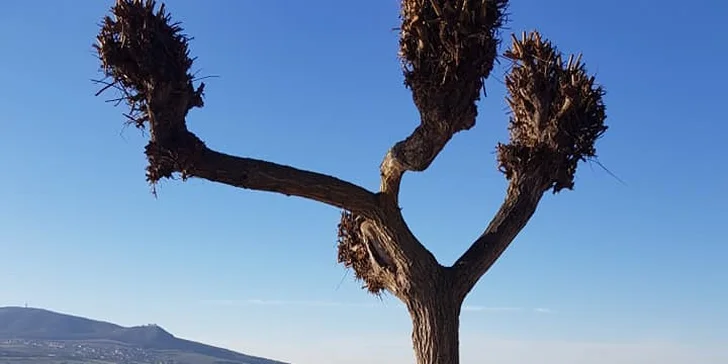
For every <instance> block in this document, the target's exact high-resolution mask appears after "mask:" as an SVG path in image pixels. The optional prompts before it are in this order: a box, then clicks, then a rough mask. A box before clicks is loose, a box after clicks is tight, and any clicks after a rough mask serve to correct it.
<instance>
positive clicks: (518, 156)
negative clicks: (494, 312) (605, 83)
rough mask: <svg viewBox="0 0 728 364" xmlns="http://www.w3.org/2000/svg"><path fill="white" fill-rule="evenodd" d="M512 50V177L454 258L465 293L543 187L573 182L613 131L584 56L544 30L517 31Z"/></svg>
mask: <svg viewBox="0 0 728 364" xmlns="http://www.w3.org/2000/svg"><path fill="white" fill-rule="evenodd" d="M505 55H506V57H508V58H510V59H511V60H513V61H514V66H513V68H512V70H511V73H510V74H509V75H508V76H507V77H506V88H507V89H508V94H509V97H508V103H509V105H510V107H511V110H512V111H513V113H512V117H511V120H510V127H509V129H510V143H509V144H505V145H504V144H500V145H499V146H498V161H499V163H500V169H501V171H502V172H503V173H504V174H505V176H506V178H507V179H508V180H509V181H510V184H509V187H508V191H507V194H506V200H505V202H504V203H503V205H502V206H501V208H500V210H499V211H498V213H497V214H496V216H495V217H494V218H493V220H492V221H491V223H490V224H489V225H488V228H487V229H486V230H485V232H484V233H483V234H482V235H481V236H480V237H479V238H478V239H477V240H476V241H475V243H473V245H472V246H471V247H470V249H468V250H467V251H466V252H465V253H464V254H463V255H462V256H461V257H460V259H458V260H457V262H455V265H454V266H453V269H454V270H455V271H456V276H457V279H456V283H455V284H456V285H457V287H458V288H457V291H458V293H459V294H460V295H462V297H464V296H465V295H466V294H467V293H468V292H469V291H470V290H471V289H472V288H473V286H474V285H475V283H476V282H477V281H478V279H480V277H481V276H482V275H483V274H485V272H486V271H487V270H488V269H489V268H490V267H491V266H492V265H493V263H495V261H496V260H497V259H498V257H499V256H500V255H501V254H502V253H503V251H505V249H506V248H507V247H508V245H509V244H510V243H511V242H512V241H513V239H514V238H515V237H516V235H517V234H518V232H520V231H521V229H523V228H524V227H525V226H526V223H527V222H528V220H529V219H530V218H531V216H532V215H533V213H534V212H535V211H536V207H537V206H538V203H539V200H540V199H541V196H543V193H544V192H546V191H548V190H549V189H552V190H553V191H554V193H556V192H559V191H561V190H562V189H571V188H572V187H573V186H574V174H575V173H576V167H577V163H578V162H579V161H581V160H585V159H586V158H591V157H594V156H595V155H596V150H595V147H594V144H595V143H596V140H597V139H598V138H599V137H600V136H601V135H602V134H603V133H604V131H606V129H607V127H606V126H605V125H604V119H605V118H606V114H605V109H604V104H603V102H602V96H603V94H604V91H603V90H602V88H601V87H599V86H597V85H595V84H594V77H591V76H588V75H587V74H586V69H585V68H584V66H583V64H582V63H581V62H580V60H579V58H577V59H576V60H574V58H573V57H570V58H569V60H568V61H567V62H563V60H562V58H561V54H560V53H558V51H557V50H556V48H555V47H553V46H552V45H551V43H549V42H548V41H544V40H543V39H542V38H541V36H540V35H539V34H538V33H535V32H534V33H531V34H528V35H527V34H525V33H524V34H523V36H522V38H521V39H520V40H519V39H517V38H515V36H514V37H513V45H512V47H511V49H510V50H508V51H507V52H506V54H505Z"/></svg>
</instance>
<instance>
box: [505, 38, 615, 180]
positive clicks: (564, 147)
mask: <svg viewBox="0 0 728 364" xmlns="http://www.w3.org/2000/svg"><path fill="white" fill-rule="evenodd" d="M505 56H506V58H508V59H510V60H512V61H513V62H514V65H513V68H512V69H511V72H510V74H508V75H507V77H506V88H507V89H508V98H507V101H508V104H509V106H510V108H511V110H512V115H511V118H510V126H509V130H510V142H509V143H508V144H500V145H499V146H498V162H499V165H500V169H501V171H502V172H503V173H504V174H505V175H506V177H507V178H508V179H509V180H512V179H517V178H534V177H536V178H538V179H540V180H543V181H544V183H545V185H543V186H539V188H540V187H543V188H544V190H547V189H553V191H554V192H555V193H556V192H559V191H560V190H562V189H564V188H566V189H571V188H573V186H574V174H575V173H576V167H577V163H578V162H579V161H580V160H585V159H588V158H593V157H595V156H596V149H595V143H596V141H597V139H599V138H600V137H601V136H602V135H603V134H604V132H605V131H606V130H607V126H606V125H605V124H604V120H605V119H606V113H605V107H604V102H603V100H602V97H603V95H604V90H603V89H602V87H601V86H599V85H597V84H595V81H594V77H593V76H589V75H588V74H587V73H586V68H585V67H584V64H583V63H582V62H581V56H578V57H576V58H574V57H573V56H572V57H569V59H568V60H567V61H564V60H563V59H562V56H561V54H560V53H559V52H558V51H557V49H556V47H554V46H553V45H552V44H551V43H550V42H548V41H546V40H544V39H542V38H541V36H540V34H539V33H537V32H532V33H530V34H528V35H527V34H526V33H524V34H523V36H522V38H521V39H517V38H516V37H515V36H514V37H513V44H512V46H511V48H510V49H509V50H508V51H506V53H505Z"/></svg>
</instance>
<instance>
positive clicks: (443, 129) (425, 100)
mask: <svg viewBox="0 0 728 364" xmlns="http://www.w3.org/2000/svg"><path fill="white" fill-rule="evenodd" d="M507 4H508V1H507V0H402V7H401V8H402V12H401V18H402V25H401V27H400V41H399V45H400V51H399V56H400V58H401V60H402V66H403V69H404V78H405V85H406V86H407V87H408V88H409V89H410V90H411V91H412V97H413V100H414V103H415V106H417V109H418V111H419V113H420V125H419V126H417V128H416V129H415V130H414V132H413V133H412V134H411V135H410V136H409V137H407V138H406V139H404V140H402V141H400V142H398V143H396V144H395V145H394V146H393V147H392V148H391V149H390V150H389V152H388V153H387V155H386V156H385V158H384V161H383V162H382V164H381V168H380V169H381V174H382V183H381V191H382V193H383V194H384V195H385V196H388V197H390V200H391V201H393V202H394V203H396V202H397V196H398V194H399V186H400V182H401V179H402V175H403V174H404V173H405V172H406V171H424V170H425V169H427V168H428V167H429V166H430V164H432V162H433V161H434V160H435V158H436V157H437V155H438V154H439V153H440V152H441V151H442V149H443V148H444V147H445V145H446V144H447V142H448V141H449V140H450V139H451V138H452V137H453V135H454V134H455V133H457V132H459V131H463V130H468V129H470V128H472V127H473V126H474V125H475V118H476V116H477V114H478V111H477V106H476V102H477V101H478V100H479V99H480V90H481V89H482V87H483V82H484V80H485V79H486V78H487V77H488V75H490V72H491V70H492V69H493V63H494V61H495V58H496V55H497V45H498V31H499V29H500V27H501V25H502V24H503V21H504V13H505V9H506V6H507Z"/></svg>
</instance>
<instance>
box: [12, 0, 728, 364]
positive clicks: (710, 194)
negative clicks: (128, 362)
mask: <svg viewBox="0 0 728 364" xmlns="http://www.w3.org/2000/svg"><path fill="white" fill-rule="evenodd" d="M111 4H112V1H98V0H93V1H91V0H84V1H80V0H79V1H75V2H73V3H71V2H69V1H65V2H64V1H47V0H44V1H34V2H27V1H25V2H24V1H13V2H8V3H6V4H4V5H3V11H2V12H1V13H0V45H1V46H2V54H3V57H2V65H3V68H4V72H3V77H2V80H3V81H2V87H1V88H0V100H1V101H0V103H1V104H2V116H1V117H0V123H2V126H1V127H0V161H1V162H2V165H3V178H2V179H1V180H0V248H1V251H2V256H1V259H2V264H0V287H1V288H0V305H22V304H23V303H25V302H28V303H29V304H30V305H31V306H35V307H43V308H47V309H52V310H58V311H63V312H68V313H74V314H78V315H83V316H88V317H93V318H98V319H104V320H109V321H114V322H118V323H121V324H125V325H135V324H144V323H152V322H154V323H158V324H160V325H162V326H163V327H165V328H167V329H168V330H169V331H171V332H173V333H174V334H176V335H178V336H182V337H185V338H190V339H194V340H199V341H203V342H207V343H212V344H217V345H223V346H226V347H229V348H232V349H236V350H239V351H243V352H246V353H251V354H257V355H263V356H267V357H271V358H276V359H281V360H288V361H293V362H296V363H317V364H330V363H339V362H342V360H343V361H345V362H348V363H365V362H372V361H374V362H381V363H395V362H411V360H412V352H411V349H410V346H409V345H410V344H409V335H410V332H409V330H410V328H409V318H408V315H407V314H406V311H405V309H404V308H403V307H402V306H400V305H399V304H398V303H397V302H396V300H395V299H394V298H392V297H389V296H385V297H384V298H383V299H382V300H378V299H376V298H373V297H371V296H368V295H367V294H366V293H365V292H364V291H362V290H360V289H359V286H360V285H359V283H357V282H355V281H354V280H353V279H352V274H351V273H346V272H345V270H344V269H343V268H342V267H341V266H339V265H337V264H336V250H335V238H336V236H335V231H336V224H337V221H338V214H339V211H337V210H336V209H333V208H329V207H327V206H324V205H319V204H317V203H313V202H309V201H305V200H301V199H297V198H288V197H283V196H278V195H272V194H265V193H259V192H250V191H243V190H237V189H234V188H230V187H227V186H222V185H215V184H212V183H208V182H205V181H194V180H193V181H189V182H186V183H182V182H178V181H168V182H163V184H162V185H161V186H160V188H159V198H158V199H155V198H154V197H152V195H151V194H150V189H149V187H148V186H147V185H146V182H145V181H144V167H145V165H146V161H145V159H144V155H143V152H142V150H143V149H142V148H143V145H144V144H145V143H146V140H145V138H144V137H143V136H142V135H140V133H139V132H138V131H136V130H135V129H133V128H128V129H124V128H123V127H122V122H123V117H122V115H121V113H122V112H123V111H125V110H124V109H123V108H121V107H119V108H113V107H112V106H111V105H110V104H105V103H104V102H103V101H104V97H94V96H93V94H94V92H95V91H96V90H97V86H96V85H93V84H92V83H91V81H90V79H92V78H97V77H98V76H99V74H98V73H97V69H98V62H97V60H96V58H95V56H94V53H93V51H92V48H91V45H92V43H93V41H94V36H95V34H96V32H97V29H98V28H97V24H98V22H99V21H100V19H101V16H102V15H104V14H105V12H106V11H107V9H108V7H109V6H110V5H111ZM209 4H214V6H213V5H204V4H203V3H202V2H199V1H191V0H188V1H181V0H180V1H169V2H168V5H169V8H170V10H171V11H172V12H173V15H174V16H175V18H176V19H178V20H182V21H183V22H184V25H185V28H186V30H187V31H188V33H190V34H191V35H193V36H194V37H195V40H194V41H193V42H192V45H191V48H192V53H193V55H194V56H198V57H199V59H198V61H197V63H196V69H197V70H200V75H202V76H205V75H219V76H221V77H220V78H214V79H209V80H207V84H208V88H207V97H206V103H207V106H206V107H205V108H203V109H197V110H196V111H193V112H192V114H191V115H190V117H189V125H190V127H191V128H192V129H193V130H194V131H195V132H197V133H198V134H199V135H200V136H201V137H202V138H203V139H205V140H206V141H207V143H208V145H210V146H211V147H213V148H216V149H219V150H222V151H225V152H229V153H236V154H241V155H246V156H252V157H258V158H266V159H270V160H273V161H276V162H279V163H285V164H291V165H294V166H297V167H302V168H309V169H314V170H317V171H321V172H326V173H331V174H336V175H339V176H341V177H343V178H346V179H350V180H352V181H354V182H357V183H360V184H362V185H364V186H366V187H368V188H371V189H375V188H377V186H378V165H379V162H380V160H381V158H382V157H383V155H384V153H385V151H386V150H387V148H389V147H390V146H391V145H392V143H394V142H395V141H397V140H399V139H400V138H402V137H404V136H406V135H407V134H408V133H409V132H410V131H411V129H412V128H413V127H414V126H415V125H416V123H417V122H418V121H417V118H416V116H417V114H416V110H415V108H414V106H413V105H412V103H411V98H410V94H409V91H407V90H406V89H405V88H404V87H403V86H402V76H401V73H400V69H399V66H398V61H397V59H396V52H397V43H396V42H397V34H396V32H395V31H393V30H392V28H394V27H396V26H398V18H397V12H398V2H397V1H395V0H387V1H374V2H361V1H359V2H356V1H343V2H342V1H334V0H319V1H305V2H303V1H285V0H275V1H274V0H270V1H234V0H228V1H215V2H210V3H209ZM510 10H511V13H512V16H511V19H512V22H511V23H509V27H510V29H512V30H513V31H516V32H520V31H522V30H529V29H532V28H538V29H540V30H541V31H542V33H543V34H544V35H545V36H547V37H549V38H550V39H553V40H554V42H555V43H556V44H557V45H558V46H559V47H560V48H561V49H562V50H563V51H564V52H579V51H582V52H583V53H584V59H585V61H586V62H587V65H588V66H589V69H590V71H593V72H596V73H597V76H598V80H599V81H600V82H601V83H603V84H604V85H605V87H606V89H607V91H608V95H607V96H606V102H607V107H608V114H609V118H608V124H609V125H610V127H611V128H610V130H609V131H608V133H607V134H606V137H605V138H604V139H602V140H601V141H600V142H599V144H598V152H599V154H600V156H601V158H600V160H601V162H602V163H603V164H604V165H605V166H606V167H607V168H609V170H611V171H612V172H613V173H614V174H616V175H617V176H619V178H621V179H622V180H624V181H625V182H626V185H624V184H621V183H620V182H618V181H617V180H616V179H615V178H613V177H611V176H610V175H609V174H607V173H606V172H604V171H603V170H602V169H601V168H600V167H599V166H597V165H594V164H592V165H589V164H583V165H581V166H580V170H579V172H578V176H577V181H576V189H575V191H567V192H564V193H562V194H560V195H557V196H553V195H548V196H546V198H545V199H544V201H543V203H542V204H541V206H540V208H539V210H538V212H537V214H536V215H535V217H534V218H533V219H532V220H531V223H530V224H529V225H528V227H527V228H526V229H525V230H524V231H523V233H522V234H521V235H520V236H519V237H518V239H517V241H516V242H515V243H514V244H513V245H512V246H511V248H510V249H509V250H508V251H507V253H506V254H505V255H504V256H503V257H502V259H501V260H500V261H499V262H498V263H497V264H496V265H495V266H494V267H493V269H492V270H491V271H490V272H489V273H488V274H487V275H486V277H484V278H483V279H482V280H481V282H480V284H479V285H478V287H477V289H475V291H474V292H473V293H472V294H471V296H470V297H469V299H468V300H467V309H466V311H464V313H463V315H462V352H463V360H464V362H465V363H481V362H486V360H487V359H490V360H492V362H498V363H512V364H530V363H534V362H539V363H545V364H555V363H559V364H561V363H582V362H589V363H596V364H604V363H614V362H620V363H648V362H649V363H656V362H663V363H668V364H673V363H688V362H691V363H692V362H700V363H705V364H714V363H719V362H720V363H725V361H724V360H728V353H726V350H725V349H718V348H719V347H720V346H721V344H722V345H725V344H727V343H728V314H727V313H726V307H728V283H726V282H728V269H727V268H726V266H725V261H726V257H728V237H727V236H728V231H727V230H726V226H727V224H726V223H727V222H728V213H727V212H726V210H725V206H726V205H727V204H728V193H727V192H726V186H728V167H727V163H726V157H728V152H726V149H725V143H726V135H728V124H727V123H726V121H727V120H726V113H725V111H724V104H725V100H726V96H728V93H726V91H725V85H726V84H727V83H728V71H726V68H725V67H724V66H723V64H724V63H725V58H726V56H728V42H727V41H726V37H727V36H728V33H726V30H725V27H724V25H721V24H724V23H725V22H726V21H728V6H726V5H725V3H724V2H722V1H717V0H713V1H708V0H696V1H694V2H692V3H691V4H689V3H686V2H682V1H681V2H679V1H656V0H652V1H647V0H633V1H626V0H621V1H600V2H596V1H577V0H563V1H557V2H543V1H535V0H529V1H513V4H512V6H511V8H510ZM506 34H507V33H506ZM503 74H504V68H503V67H502V66H501V67H499V68H497V69H496V70H495V71H494V76H493V77H491V78H490V79H489V80H488V82H487V87H488V91H489V97H488V98H486V99H485V100H483V101H482V102H481V104H480V107H481V109H480V110H481V111H480V117H479V120H478V125H477V127H476V128H475V129H473V130H471V131H469V132H466V133H462V134H459V135H457V137H456V138H455V139H454V140H453V141H452V142H451V144H450V145H448V147H447V148H446V150H445V151H444V152H443V153H442V154H441V156H440V157H439V158H438V159H437V161H436V162H435V164H434V165H433V166H432V168H431V169H430V170H428V171H427V172H425V173H419V174H409V175H407V177H406V178H405V182H404V186H403V197H402V207H403V211H404V214H405V215H406V218H407V219H408V221H409V222H410V224H411V227H412V229H413V230H414V231H415V232H416V234H417V235H418V236H419V237H420V238H421V240H422V241H423V242H424V243H425V244H426V245H427V246H428V247H429V248H430V249H431V250H433V251H434V252H435V253H436V255H437V256H438V257H439V259H440V260H441V262H443V263H451V262H452V261H454V260H455V259H456V258H457V257H458V256H459V254H460V253H461V252H462V251H464V249H466V247H467V246H468V245H469V244H470V242H471V241H472V240H473V239H474V238H475V237H477V235H478V234H479V232H480V231H481V230H482V229H483V228H484V227H485V225H486V224H487V222H488V221H489V219H490V218H491V216H492V215H493V213H494V212H495V210H496V209H497V208H498V206H499V204H500V201H501V199H502V197H503V192H504V188H505V181H504V178H503V177H502V176H501V175H500V174H499V173H498V172H497V170H496V165H495V155H494V154H493V151H494V149H495V145H496V143H497V142H498V141H504V140H505V139H506V138H507V133H506V122H507V118H506V116H505V103H504V101H503V96H504V93H503V87H502V84H501V80H502V79H503ZM108 96H111V95H107V97H108ZM342 279H343V283H342ZM319 341H320V342H319ZM724 347H728V345H725V346H724ZM721 350H722V351H721ZM347 352H350V353H351V352H355V353H356V355H355V356H356V358H352V357H351V355H348V356H347V355H346V353H347ZM534 358H538V359H534ZM357 360H359V361H357ZM534 360H536V361H534Z"/></svg>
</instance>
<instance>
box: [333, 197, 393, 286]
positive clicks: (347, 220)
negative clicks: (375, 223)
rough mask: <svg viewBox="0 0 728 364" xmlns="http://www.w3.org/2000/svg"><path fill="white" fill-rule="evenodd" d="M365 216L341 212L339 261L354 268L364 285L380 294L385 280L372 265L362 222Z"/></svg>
mask: <svg viewBox="0 0 728 364" xmlns="http://www.w3.org/2000/svg"><path fill="white" fill-rule="evenodd" d="M363 221H364V219H363V217H361V216H357V215H355V214H352V213H351V212H348V211H344V212H342V213H341V221H340V222H339V231H338V244H337V245H338V246H337V248H338V261H339V263H342V264H344V266H345V267H346V268H351V269H353V270H354V275H355V276H356V278H357V279H359V280H362V281H363V282H364V287H366V289H367V290H368V291H369V292H371V293H373V294H380V293H381V292H382V291H383V290H384V282H382V280H381V279H380V277H379V276H378V275H377V274H375V271H376V269H374V267H372V260H371V259H370V252H369V247H368V246H367V243H366V241H365V239H364V237H363V234H362V231H361V224H362V222H363Z"/></svg>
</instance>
